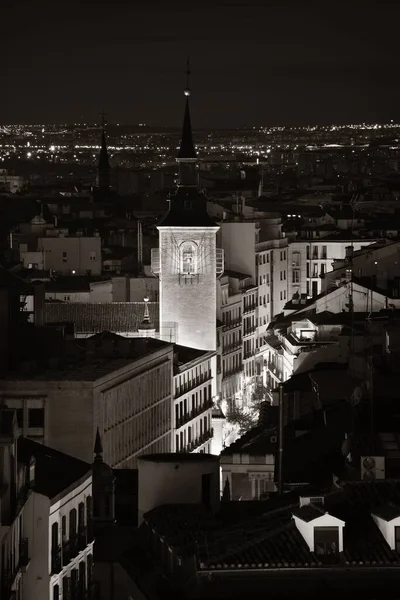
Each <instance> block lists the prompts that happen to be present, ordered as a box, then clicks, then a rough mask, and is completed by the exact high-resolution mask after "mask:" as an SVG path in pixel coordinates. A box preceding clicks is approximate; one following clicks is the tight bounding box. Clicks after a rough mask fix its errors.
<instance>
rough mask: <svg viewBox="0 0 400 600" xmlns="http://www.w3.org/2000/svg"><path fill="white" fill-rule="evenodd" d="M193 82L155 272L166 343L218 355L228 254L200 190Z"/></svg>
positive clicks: (155, 253)
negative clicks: (219, 244) (221, 280)
mask: <svg viewBox="0 0 400 600" xmlns="http://www.w3.org/2000/svg"><path fill="white" fill-rule="evenodd" d="M187 75H188V76H189V69H188V71H187ZM188 83H189V82H188V81H187V87H186V89H185V97H186V103H185V116H184V120H183V130H182V140H181V145H180V149H179V153H178V156H177V162H178V163H179V182H178V187H177V190H176V192H175V193H174V194H173V195H172V196H171V197H170V199H169V203H170V206H169V211H168V213H167V215H166V216H165V217H164V218H163V219H162V221H161V222H160V223H159V225H158V227H157V228H158V231H159V247H158V249H156V250H154V251H153V253H152V269H153V273H154V274H155V275H158V276H159V278H160V337H161V339H163V340H165V341H171V342H176V343H177V344H180V345H182V346H189V347H191V348H198V349H201V350H216V321H217V311H216V307H217V299H216V278H217V276H218V275H220V274H221V273H222V270H223V255H222V251H221V250H219V249H217V248H216V233H217V231H218V229H219V227H218V226H217V225H216V224H215V223H214V221H213V220H212V219H211V217H210V215H209V214H208V213H207V201H206V198H205V196H204V195H203V194H202V193H200V191H199V189H198V185H197V174H196V162H197V157H196V151H195V148H194V144H193V137H192V127H191V122H190V111H189V96H190V90H189V85H188Z"/></svg>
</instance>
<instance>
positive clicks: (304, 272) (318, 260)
mask: <svg viewBox="0 0 400 600" xmlns="http://www.w3.org/2000/svg"><path fill="white" fill-rule="evenodd" d="M370 244H371V240H354V239H352V237H351V235H350V234H348V233H347V234H346V233H345V232H344V233H343V234H340V235H336V234H334V235H330V236H327V237H324V238H321V239H312V240H310V239H308V240H306V239H303V240H301V239H297V238H296V239H295V240H294V241H291V242H290V245H289V249H288V252H289V256H288V271H289V274H288V275H289V276H288V298H289V299H291V298H292V297H293V296H294V295H296V294H300V295H301V294H306V295H307V297H312V298H315V297H316V296H318V294H320V293H321V291H322V289H323V278H324V277H325V275H326V273H328V272H330V271H332V269H333V264H334V263H335V261H340V260H343V259H344V258H345V257H346V253H347V252H348V248H350V247H351V248H353V251H354V252H357V251H358V250H361V248H363V247H365V246H369V245H370Z"/></svg>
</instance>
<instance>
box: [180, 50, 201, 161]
mask: <svg viewBox="0 0 400 600" xmlns="http://www.w3.org/2000/svg"><path fill="white" fill-rule="evenodd" d="M184 94H185V97H186V103H185V115H184V118H183V127H182V138H181V145H180V148H179V153H178V157H177V160H178V161H179V162H180V161H184V160H190V161H192V160H196V158H197V155H196V150H195V147H194V144H193V134H192V124H191V121H190V108H189V96H190V65H189V58H188V59H187V63H186V87H185V91H184Z"/></svg>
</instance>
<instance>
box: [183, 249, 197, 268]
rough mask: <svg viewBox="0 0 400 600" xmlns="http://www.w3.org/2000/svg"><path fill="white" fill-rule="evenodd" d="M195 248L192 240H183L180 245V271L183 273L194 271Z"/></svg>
mask: <svg viewBox="0 0 400 600" xmlns="http://www.w3.org/2000/svg"><path fill="white" fill-rule="evenodd" d="M196 250H197V248H196V244H195V243H194V242H185V243H183V244H182V246H181V271H182V273H183V274H184V275H193V274H194V273H195V272H196Z"/></svg>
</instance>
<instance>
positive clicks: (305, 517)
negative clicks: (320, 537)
mask: <svg viewBox="0 0 400 600" xmlns="http://www.w3.org/2000/svg"><path fill="white" fill-rule="evenodd" d="M325 512H326V511H325V510H323V509H322V508H320V507H319V506H315V505H314V504H308V505H306V506H302V507H301V508H297V509H296V510H294V511H293V514H294V516H295V517H299V519H301V520H302V521H305V522H306V523H309V522H310V521H314V519H318V518H319V517H322V515H324V514H325Z"/></svg>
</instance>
